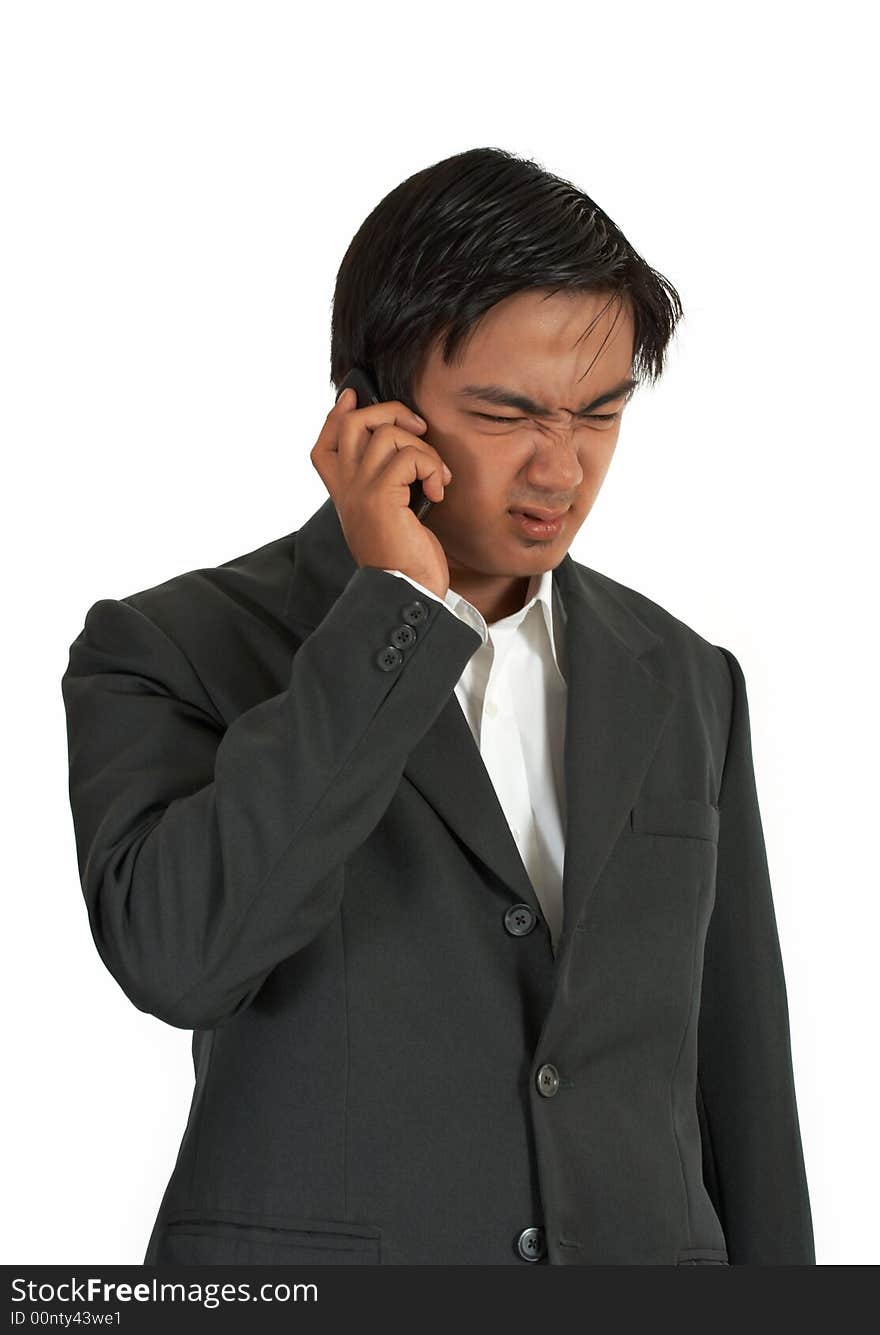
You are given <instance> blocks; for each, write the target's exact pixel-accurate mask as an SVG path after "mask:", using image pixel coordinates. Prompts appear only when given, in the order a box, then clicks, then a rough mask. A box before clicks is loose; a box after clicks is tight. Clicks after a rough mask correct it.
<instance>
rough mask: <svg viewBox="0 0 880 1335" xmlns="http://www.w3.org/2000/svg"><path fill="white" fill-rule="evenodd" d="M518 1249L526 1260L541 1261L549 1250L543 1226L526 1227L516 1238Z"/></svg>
mask: <svg viewBox="0 0 880 1335" xmlns="http://www.w3.org/2000/svg"><path fill="white" fill-rule="evenodd" d="M516 1250H517V1251H518V1252H519V1254H520V1256H521V1257H522V1259H523V1260H524V1261H540V1259H541V1257H542V1256H544V1255H545V1254H546V1251H547V1248H546V1246H545V1243H544V1230H543V1228H524V1229H523V1231H522V1233H520V1235H519V1237H518V1238H517V1240H516Z"/></svg>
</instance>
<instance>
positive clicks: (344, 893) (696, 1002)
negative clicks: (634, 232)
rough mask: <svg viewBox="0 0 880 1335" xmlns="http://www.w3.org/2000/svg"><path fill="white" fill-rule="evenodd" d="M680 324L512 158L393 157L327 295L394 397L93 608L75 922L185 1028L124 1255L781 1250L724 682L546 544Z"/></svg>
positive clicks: (70, 700)
mask: <svg viewBox="0 0 880 1335" xmlns="http://www.w3.org/2000/svg"><path fill="white" fill-rule="evenodd" d="M680 314H681V307H680V303H679V301H678V297H677V294H676V293H675V292H674V289H672V288H671V286H670V285H669V284H668V283H667V282H666V280H665V279H663V278H662V277H661V276H660V275H659V274H657V273H656V272H655V271H654V270H652V269H650V268H649V267H648V266H647V265H646V263H645V262H644V261H643V260H642V259H641V258H640V257H639V256H638V254H637V253H636V252H635V251H634V250H633V248H632V247H631V246H630V245H629V243H628V242H627V241H626V238H625V237H623V235H622V234H621V232H620V231H619V229H618V228H617V227H616V226H615V224H614V223H613V222H612V221H611V219H610V218H608V217H607V215H606V214H604V213H602V211H601V210H600V209H598V208H597V206H596V205H595V204H593V202H592V201H591V200H589V199H588V197H587V196H585V195H583V194H582V192H580V191H578V190H577V189H576V188H575V187H574V186H572V185H570V184H569V183H567V182H563V181H560V180H559V179H558V178H556V177H553V176H550V175H549V174H548V173H546V172H544V171H543V170H542V169H541V168H539V167H538V166H536V164H534V163H529V162H524V161H522V160H519V159H516V158H514V157H513V156H512V155H510V154H507V153H503V152H501V151H500V150H495V149H477V150H473V151H471V152H468V153H464V154H460V155H458V156H457V157H455V158H451V159H448V160H446V161H445V162H442V163H438V164H436V165H435V166H434V167H431V168H429V169H426V170H425V171H424V172H420V173H418V174H417V175H416V176H414V177H412V178H411V179H410V180H408V181H405V182H404V183H403V184H402V185H401V186H399V187H398V188H397V189H396V190H395V191H392V193H391V194H390V195H389V196H388V197H387V199H385V200H383V201H382V202H381V204H380V205H379V206H378V207H377V208H376V209H375V210H374V211H373V213H372V214H371V215H370V217H369V218H368V219H367V220H366V221H365V223H364V224H363V226H362V228H361V229H360V231H359V232H358V234H357V236H356V237H355V238H354V240H353V241H352V244H351V246H350V248H349V251H348V252H347V254H346V256H345V259H344V260H343V264H342V266H341V269H340V273H339V276H338V280H337V288H336V295H335V301H334V313H333V330H332V350H331V372H332V377H333V380H334V383H335V384H336V385H337V386H338V385H339V384H340V383H341V381H342V380H343V378H344V377H345V375H346V374H347V372H348V371H349V370H351V369H352V368H361V369H363V370H366V371H367V372H368V373H369V374H370V375H371V376H372V377H373V379H374V381H375V383H376V385H377V387H379V392H380V393H381V394H382V396H383V397H382V398H381V399H380V401H379V402H377V403H375V404H366V403H363V404H361V403H356V402H355V396H354V394H353V393H352V392H351V391H348V392H346V393H345V394H343V395H342V396H341V397H340V399H339V401H338V402H337V403H336V404H335V406H334V407H333V408H332V409H331V411H330V412H329V414H328V416H327V419H326V422H325V424H324V427H323V429H322V430H321V432H320V434H319V436H318V439H317V441H316V443H315V445H314V447H313V449H312V454H311V459H312V463H313V464H314V466H315V468H316V469H317V471H318V472H319V474H320V476H321V478H322V479H323V481H324V483H325V485H326V487H327V490H328V492H329V496H328V499H327V500H326V502H325V503H324V504H323V505H322V506H321V507H320V508H319V509H318V511H317V512H316V513H315V514H314V515H312V517H311V518H310V519H309V520H308V521H307V522H306V523H305V524H304V525H302V527H300V528H299V529H298V530H297V531H295V532H294V533H292V534H288V535H286V536H285V537H283V538H280V539H277V540H275V541H272V542H270V543H268V544H267V545H265V546H263V547H261V548H259V549H258V550H257V551H254V552H251V553H248V554H247V555H244V556H241V557H239V558H237V559H235V560H231V561H229V562H227V563H226V564H225V565H222V566H219V567H216V568H212V569H202V570H196V571H191V572H187V573H185V574H181V575H179V576H178V577H176V578H174V579H171V580H169V581H167V582H166V583H164V584H160V585H158V586H157V587H155V588H152V589H147V590H144V591H142V592H140V593H137V594H133V595H131V596H130V597H128V598H124V599H121V600H112V599H102V600H100V601H98V602H97V603H95V604H94V606H93V607H92V608H91V609H90V610H89V612H88V614H87V617H86V621H85V626H84V628H83V630H82V632H81V633H80V635H79V636H78V637H77V639H76V640H75V641H74V643H73V645H72V646H71V657H70V664H69V667H68V669H67V671H66V673H65V676H64V679H63V693H64V700H65V705H66V709H67V718H68V732H69V746H70V794H71V804H72V810H73V816H74V826H75V832H76V839H77V850H78V857H79V867H80V875H81V878H82V884H83V891H84V894H85V898H86V903H87V906H88V911H89V919H90V924H91V928H92V932H93V935H94V939H95V943H96V945H97V948H98V950H99V952H100V954H101V956H102V958H103V960H104V962H105V964H106V966H107V967H108V969H110V971H111V972H112V974H113V975H114V977H115V978H116V979H117V980H118V982H119V983H120V985H121V986H122V987H123V988H124V990H125V992H126V994H127V995H128V996H129V997H130V998H131V1000H132V1001H133V1003H134V1004H135V1005H136V1006H137V1007H138V1008H139V1009H141V1010H143V1011H147V1012H150V1013H151V1014H154V1015H156V1016H158V1017H159V1018H160V1019H162V1020H164V1021H165V1022H166V1023H168V1024H172V1025H176V1026H179V1027H182V1028H186V1029H190V1028H191V1029H192V1030H193V1031H194V1034H193V1058H194V1064H195V1090H194V1095H193V1101H192V1106H191V1109H190V1114H189V1119H188V1122H187V1126H186V1129H185V1132H184V1135H183V1138H182V1142H181V1146H180V1151H179V1154H178V1157H177V1162H176V1164H175V1166H174V1169H173V1172H172V1174H171V1177H170V1180H169V1182H168V1185H167V1188H166V1191H165V1194H164V1197H163V1200H162V1203H161V1207H160V1209H159V1212H158V1216H157V1219H156V1223H155V1226H154V1229H153V1233H152V1237H151V1238H150V1242H149V1246H148V1248H147V1252H146V1256H145V1262H146V1263H147V1264H160V1263H162V1264H164V1263H172V1264H174V1263H176V1264H196V1263H203V1262H204V1263H220V1264H222V1263H230V1262H232V1263H240V1264H246V1263H282V1262H286V1263H289V1262H297V1263H299V1262H302V1263H310V1262H318V1263H321V1264H486V1265H495V1264H507V1263H510V1264H521V1263H539V1264H540V1263H543V1264H553V1265H598V1264H622V1265H653V1264H664V1265H693V1264H714V1265H726V1264H735V1265H750V1264H771V1265H782V1264H813V1263H814V1262H815V1256H814V1250H813V1237H812V1223H811V1216H810V1206H809V1200H808V1193H807V1183H806V1176H805V1170H804V1162H803V1155H802V1149H801V1142H800V1131H799V1124H798V1115H797V1107H796V1100H795V1090H794V1081H793V1074H792V1068H791V1055H790V1039H789V1027H788V1011H787V999H786V991H785V982H784V977H783V969H782V961H781V958H780V950H779V943H778V938H777V931H776V923H775V917H774V909H773V903H772V895H771V889H770V883H769V878H768V869H767V862H766V856H765V849H764V842H763V836H762V830H761V821H760V815H759V810H758V801H757V795H756V790H755V780H754V774H753V768H752V758H751V749H750V735H749V717H748V704H747V697H746V689H745V683H744V679H743V674H742V671H741V669H740V666H739V663H738V662H737V660H736V658H735V657H734V655H733V654H732V653H731V652H730V651H729V650H728V649H724V648H721V647H720V646H716V645H713V644H711V643H709V642H708V641H707V640H705V639H703V638H702V637H701V636H700V635H699V634H698V633H697V632H696V631H695V630H693V629H691V628H689V627H688V626H686V625H684V624H683V623H682V622H681V621H680V620H678V619H677V618H675V617H674V616H673V615H672V614H671V613H669V612H668V611H666V610H664V609H663V608H662V607H660V606H658V605H657V604H656V603H654V602H652V601H650V600H649V599H648V598H646V597H644V596H643V595H641V594H639V593H637V592H636V591H635V590H633V589H630V588H626V587H625V586H623V585H621V584H619V583H617V582H616V581H614V580H613V579H611V578H610V577H608V576H607V575H604V574H600V573H599V572H598V571H595V570H592V569H590V568H588V567H587V566H584V565H582V564H580V563H579V562H576V561H574V560H573V559H572V557H571V556H570V555H569V552H568V549H569V547H570V545H571V543H572V541H573V539H574V537H575V535H576V533H577V532H578V530H579V528H580V527H581V525H582V524H583V523H584V520H585V519H586V517H587V515H588V514H589V512H590V510H591V508H592V505H593V503H594V501H595V499H596V496H597V494H598V492H599V489H600V487H601V485H602V481H603V479H604V477H605V474H606V472H607V470H608V467H609V464H610V462H611V457H612V454H613V452H614V449H615V446H616V443H617V439H618V435H619V432H620V426H621V419H622V414H623V412H624V409H625V405H626V402H627V401H628V399H629V397H630V395H631V393H632V391H633V389H634V388H635V386H636V385H637V384H638V383H639V382H640V381H642V380H644V379H646V378H649V377H656V375H657V374H659V372H660V370H661V369H662V364H663V354H664V351H665V349H666V346H667V344H668V342H669V339H670V337H671V335H672V332H673V330H674V327H675V324H676V321H677V319H678V317H679V315H680ZM414 407H417V408H418V409H419V410H420V412H421V414H422V417H423V419H424V420H423V421H419V420H418V419H417V417H416V416H415V414H414V412H413V408H414ZM416 483H421V486H422V488H423V494H424V497H425V498H426V499H427V500H430V501H431V502H432V506H431V508H430V510H429V511H428V513H427V515H425V516H424V519H423V521H420V520H419V519H418V518H417V517H416V514H415V512H414V510H413V509H411V508H410V501H411V499H412V495H413V492H412V490H411V489H412V488H413V487H414V486H415V484H416ZM527 515H532V516H533V518H532V520H529V519H528V518H525V517H524V516H527ZM534 516H543V517H544V519H552V523H551V522H547V523H544V524H542V523H541V522H540V520H539V519H536V518H534ZM553 516H558V517H557V518H553Z"/></svg>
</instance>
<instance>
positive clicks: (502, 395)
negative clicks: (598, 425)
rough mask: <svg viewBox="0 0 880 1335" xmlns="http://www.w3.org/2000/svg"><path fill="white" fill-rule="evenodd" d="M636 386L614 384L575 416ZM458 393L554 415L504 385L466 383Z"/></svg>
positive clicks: (625, 382)
mask: <svg viewBox="0 0 880 1335" xmlns="http://www.w3.org/2000/svg"><path fill="white" fill-rule="evenodd" d="M635 388H636V382H635V380H622V381H621V382H620V384H619V385H614V386H613V388H612V389H609V390H606V391H605V393H604V394H600V395H599V397H598V398H597V399H593V401H592V403H585V404H584V405H583V406H582V407H580V408H576V409H575V410H574V414H573V416H575V417H583V416H585V415H586V414H587V413H591V412H593V411H594V410H595V409H596V408H601V407H602V405H603V404H605V403H610V402H611V401H612V400H613V399H619V398H622V397H623V395H627V396H629V394H630V393H631V391H632V390H634V389H635ZM458 393H459V396H460V397H462V398H469V399H480V400H481V401H482V402H483V403H495V404H498V405H500V406H501V407H503V408H518V409H519V410H520V411H521V412H524V413H528V414H529V415H530V416H532V417H552V416H553V410H552V408H547V407H545V405H544V404H542V403H535V401H534V399H530V398H528V397H527V396H526V395H525V394H517V393H516V391H515V390H512V389H505V387H504V386H503V385H464V386H463V387H462V388H461V389H460V390H459V391H458Z"/></svg>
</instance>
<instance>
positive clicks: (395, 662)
mask: <svg viewBox="0 0 880 1335" xmlns="http://www.w3.org/2000/svg"><path fill="white" fill-rule="evenodd" d="M402 662H403V654H402V653H401V652H400V650H399V649H395V647H394V645H393V644H386V645H385V648H384V649H380V650H379V652H378V653H377V655H376V664H377V666H378V667H380V668H381V669H382V671H383V672H392V671H393V670H394V668H396V667H399V666H400V664H401V663H402Z"/></svg>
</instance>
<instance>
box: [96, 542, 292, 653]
mask: <svg viewBox="0 0 880 1335" xmlns="http://www.w3.org/2000/svg"><path fill="white" fill-rule="evenodd" d="M295 537H296V535H295V533H288V534H285V535H284V537H281V538H274V539H272V541H270V542H267V543H263V544H262V545H261V546H260V547H257V548H254V549H253V550H252V551H249V552H244V553H241V554H240V555H238V556H233V557H230V558H229V559H228V560H226V561H223V562H221V563H219V564H217V565H204V566H199V567H197V568H195V569H192V570H184V571H181V572H180V573H179V574H177V575H174V576H172V577H171V578H169V579H165V580H162V581H161V582H160V583H158V584H154V585H151V586H150V587H149V588H146V589H140V590H138V591H136V592H134V593H131V594H128V595H127V596H126V597H125V598H123V599H122V601H123V602H125V603H127V604H129V605H130V606H131V607H134V608H136V609H137V610H138V611H139V612H141V613H143V615H145V616H147V617H149V618H150V620H151V621H154V622H155V623H156V624H157V625H158V626H159V627H160V628H161V629H163V630H164V631H165V632H166V633H167V634H168V635H170V636H171V638H173V639H178V637H179V636H181V635H182V636H183V637H184V638H189V637H191V635H192V633H193V630H194V629H197V630H198V631H199V632H202V633H204V632H207V633H210V631H211V628H212V627H215V626H218V625H220V624H230V623H234V624H242V625H243V624H245V623H248V622H250V623H263V624H265V625H268V624H270V623H271V622H272V621H273V620H277V621H278V622H279V623H281V620H282V613H283V608H284V599H285V596H286V593H287V586H288V582H289V579H290V573H291V569H292V562H293V552H294V545H295Z"/></svg>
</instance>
